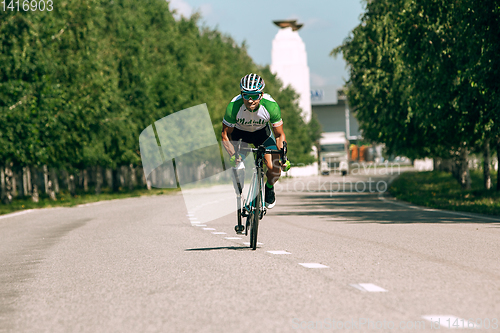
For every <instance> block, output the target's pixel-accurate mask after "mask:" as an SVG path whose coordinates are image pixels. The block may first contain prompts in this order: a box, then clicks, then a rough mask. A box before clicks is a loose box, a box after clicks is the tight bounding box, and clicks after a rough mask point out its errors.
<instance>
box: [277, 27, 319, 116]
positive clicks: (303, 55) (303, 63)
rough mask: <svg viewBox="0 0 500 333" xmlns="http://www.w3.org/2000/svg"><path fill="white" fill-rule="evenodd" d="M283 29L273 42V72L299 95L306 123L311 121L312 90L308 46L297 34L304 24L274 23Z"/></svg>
mask: <svg viewBox="0 0 500 333" xmlns="http://www.w3.org/2000/svg"><path fill="white" fill-rule="evenodd" d="M274 24H276V25H277V26H279V27H280V28H281V29H280V30H279V31H278V33H277V34H276V36H275V37H274V40H273V46H272V51H271V71H272V72H273V73H274V74H276V75H277V76H278V77H279V78H280V80H281V81H283V84H284V85H285V87H286V86H288V85H291V86H292V88H293V89H294V90H295V91H296V92H297V93H298V94H299V96H300V97H299V101H298V102H299V106H300V108H301V109H302V118H303V119H304V121H306V122H309V120H311V112H312V111H311V92H310V91H311V89H310V82H309V66H308V65H307V52H306V46H305V44H304V42H303V41H302V38H300V36H299V33H298V32H297V31H298V30H299V29H300V28H301V27H302V24H297V21H296V20H290V21H274Z"/></svg>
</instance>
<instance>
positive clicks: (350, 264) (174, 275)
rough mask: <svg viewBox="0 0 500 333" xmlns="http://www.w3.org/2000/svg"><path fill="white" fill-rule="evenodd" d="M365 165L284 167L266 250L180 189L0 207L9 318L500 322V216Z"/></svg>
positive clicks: (1, 309) (168, 325)
mask: <svg viewBox="0 0 500 333" xmlns="http://www.w3.org/2000/svg"><path fill="white" fill-rule="evenodd" d="M365 171H366V172H364V173H362V174H358V175H351V176H348V177H346V178H342V177H340V176H336V175H331V176H327V177H311V178H302V179H283V180H281V181H280V183H279V184H280V185H279V186H277V200H278V202H277V205H276V207H275V208H274V209H272V210H270V211H269V212H268V214H267V215H266V216H265V218H264V219H263V220H262V222H261V225H260V229H259V242H260V243H261V244H260V245H259V247H258V249H257V250H256V251H252V250H250V249H249V248H248V246H247V245H245V244H244V242H248V237H245V236H243V237H241V239H226V237H235V236H236V235H235V233H234V231H233V230H234V229H233V228H234V224H235V215H230V216H225V217H223V218H219V219H217V220H215V221H212V222H210V223H207V224H206V226H200V223H196V222H197V221H196V220H194V219H193V218H191V219H190V218H189V216H188V212H187V210H186V208H185V205H184V201H183V197H182V196H181V195H180V194H176V195H165V196H156V197H142V198H130V199H124V200H115V201H108V202H100V203H96V204H90V205H86V206H80V207H74V208H52V209H43V210H34V211H29V212H26V213H24V214H18V215H10V216H4V217H1V218H0V238H1V242H0V260H1V261H0V332H297V331H327V332H328V331H333V330H335V331H351V332H365V331H377V332H392V331H436V330H440V331H447V330H449V329H450V328H448V326H450V327H451V328H453V326H454V325H455V328H456V327H457V325H458V326H459V327H462V326H465V327H467V325H469V327H470V328H472V327H475V328H476V329H474V331H478V332H479V331H492V332H494V331H500V328H499V326H500V323H499V320H500V260H499V257H500V256H499V253H500V242H499V239H500V217H499V218H495V217H481V216H473V215H463V214H457V213H449V212H441V211H435V210H430V209H424V208H420V207H415V206H411V205H407V204H404V203H400V202H396V201H394V200H392V199H390V198H387V197H383V196H381V195H380V194H379V193H377V192H376V186H377V184H378V186H379V189H380V190H383V189H384V183H387V182H388V181H389V180H390V179H391V177H393V176H392V175H390V174H389V175H383V174H382V175H378V176H376V175H374V174H373V170H371V171H367V170H365ZM343 179H344V180H345V181H346V184H345V185H344V183H343ZM369 181H372V183H371V186H374V187H371V188H370V187H369V184H370V183H369ZM336 182H339V184H337V183H336ZM351 184H353V189H352V190H351V188H350V187H351ZM363 184H364V185H365V186H366V188H364V187H363ZM356 185H357V186H358V187H357V189H358V191H359V192H358V191H356ZM339 186H340V187H339ZM363 189H364V191H363ZM370 189H371V190H372V192H370ZM192 222H193V223H192ZM208 229H213V230H208ZM270 251H278V252H270ZM431 318H432V319H431ZM469 319H471V320H472V321H471V322H468V320H469ZM487 327H489V329H486V328H487ZM495 327H496V329H495Z"/></svg>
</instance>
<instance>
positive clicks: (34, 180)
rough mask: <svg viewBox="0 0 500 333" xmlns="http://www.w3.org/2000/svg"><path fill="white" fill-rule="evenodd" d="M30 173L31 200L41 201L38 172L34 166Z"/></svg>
mask: <svg viewBox="0 0 500 333" xmlns="http://www.w3.org/2000/svg"><path fill="white" fill-rule="evenodd" d="M29 169H30V174H31V177H30V178H32V179H31V181H32V182H31V185H32V186H29V187H31V200H32V201H33V202H39V201H40V196H39V194H38V172H37V171H36V169H35V168H34V167H30V168H29Z"/></svg>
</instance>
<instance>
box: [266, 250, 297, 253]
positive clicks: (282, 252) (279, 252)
mask: <svg viewBox="0 0 500 333" xmlns="http://www.w3.org/2000/svg"><path fill="white" fill-rule="evenodd" d="M267 252H269V253H271V254H291V253H290V252H286V251H281V250H279V251H267Z"/></svg>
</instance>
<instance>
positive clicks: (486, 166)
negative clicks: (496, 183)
mask: <svg viewBox="0 0 500 333" xmlns="http://www.w3.org/2000/svg"><path fill="white" fill-rule="evenodd" d="M483 157H484V161H483V174H484V188H485V189H487V190H489V189H491V174H490V164H491V156H490V139H489V138H486V139H485V140H484V148H483Z"/></svg>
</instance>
